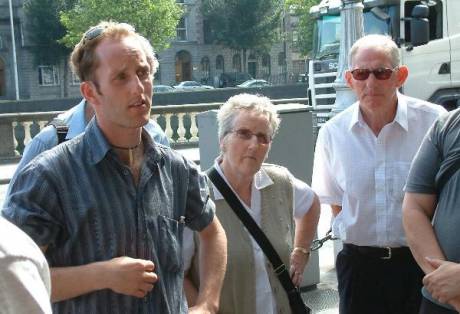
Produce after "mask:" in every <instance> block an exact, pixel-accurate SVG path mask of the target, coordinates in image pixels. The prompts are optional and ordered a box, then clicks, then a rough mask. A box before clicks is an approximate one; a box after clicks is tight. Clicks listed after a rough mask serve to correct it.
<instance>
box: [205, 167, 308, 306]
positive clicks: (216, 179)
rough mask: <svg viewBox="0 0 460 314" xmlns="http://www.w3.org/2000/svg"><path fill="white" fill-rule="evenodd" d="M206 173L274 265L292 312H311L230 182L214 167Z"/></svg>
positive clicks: (284, 266)
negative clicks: (229, 184) (230, 185)
mask: <svg viewBox="0 0 460 314" xmlns="http://www.w3.org/2000/svg"><path fill="white" fill-rule="evenodd" d="M206 174H207V175H208V177H209V179H210V180H211V182H212V183H213V184H214V186H215V187H216V188H217V189H218V190H219V192H220V193H221V194H222V196H223V197H224V199H225V201H226V202H227V203H228V204H229V205H230V207H231V208H232V210H233V211H234V212H235V214H236V215H237V216H238V218H239V219H240V220H241V222H242V223H243V225H244V226H245V227H246V229H247V230H248V231H249V233H250V234H251V236H252V237H253V238H254V240H256V242H257V244H259V246H260V248H261V249H262V251H263V252H264V253H265V256H266V257H267V259H268V260H269V261H270V263H271V264H272V265H273V270H274V271H275V274H276V276H277V277H278V279H279V281H280V282H281V285H282V286H283V288H284V290H286V293H287V295H288V299H289V305H290V307H291V310H292V313H293V314H309V313H311V309H310V308H309V307H308V306H307V305H306V304H305V303H304V302H303V300H302V297H301V296H300V292H299V289H298V288H297V287H295V286H294V284H293V283H292V280H291V277H290V276H289V272H288V270H287V268H286V265H284V263H283V261H282V260H281V258H280V256H279V255H278V253H277V252H276V250H275V248H274V247H273V246H272V244H271V243H270V240H268V238H267V236H266V235H265V233H264V232H263V231H262V230H261V229H260V228H259V226H258V225H257V223H256V222H255V221H254V219H252V217H251V215H250V214H249V213H248V212H247V211H246V209H245V208H244V206H243V205H242V204H241V202H240V201H239V199H238V197H237V196H236V195H235V193H233V191H232V189H231V188H230V187H229V186H228V184H227V183H226V182H225V180H224V179H223V178H222V177H221V176H220V174H219V173H218V172H217V170H216V169H215V168H214V167H211V168H209V169H208V171H206Z"/></svg>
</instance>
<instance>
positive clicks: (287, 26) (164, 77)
mask: <svg viewBox="0 0 460 314" xmlns="http://www.w3.org/2000/svg"><path fill="white" fill-rule="evenodd" d="M9 1H10V0H0V101H1V100H11V99H15V98H16V81H15V72H16V71H15V64H14V56H13V45H12V40H11V38H12V33H11V26H10V25H11V21H10V14H9ZM11 2H12V11H13V24H14V33H15V34H14V35H15V44H16V60H17V73H18V81H17V85H18V90H19V98H20V99H55V98H63V97H77V96H78V95H79V94H80V92H79V82H78V80H77V79H76V77H75V76H74V75H73V74H72V73H71V72H70V70H69V67H68V64H67V63H66V62H60V64H54V65H47V64H41V65H37V64H34V60H33V55H32V54H31V52H30V40H28V34H27V33H26V32H25V31H24V23H25V17H24V11H23V2H24V0H11ZM178 2H180V3H182V4H181V5H183V6H184V11H185V14H184V17H183V18H182V19H181V21H180V22H179V25H178V27H177V37H176V38H175V39H174V40H172V42H171V45H170V47H169V48H168V49H166V50H163V51H160V52H159V53H158V58H159V60H160V69H159V72H158V75H157V76H156V78H155V83H156V84H165V85H175V84H177V83H178V82H180V81H184V80H196V81H199V82H202V83H205V84H208V85H214V86H217V85H218V77H219V74H220V73H222V72H241V71H243V69H244V68H246V72H247V73H249V74H250V75H251V76H252V77H254V78H264V79H266V80H268V81H270V82H271V83H273V84H283V83H289V82H293V81H295V80H296V79H297V77H298V74H300V73H304V61H303V58H302V57H301V56H300V55H299V54H298V53H296V52H295V49H293V48H292V46H293V44H292V43H293V40H295V37H296V36H295V32H296V31H295V26H296V21H295V18H293V17H292V16H289V15H287V16H286V18H285V21H284V25H282V23H280V29H282V28H284V31H285V33H286V34H287V36H286V39H285V40H280V42H278V43H276V44H274V45H273V46H272V48H271V50H270V51H269V52H268V53H266V54H264V55H258V54H255V53H252V52H251V51H248V52H247V53H246V67H244V66H243V64H242V63H243V56H242V52H240V51H234V50H231V49H228V48H225V47H222V46H219V45H214V44H209V43H206V42H205V36H204V30H203V17H202V14H201V10H200V6H201V0H178ZM280 38H281V36H280ZM285 56H286V57H285Z"/></svg>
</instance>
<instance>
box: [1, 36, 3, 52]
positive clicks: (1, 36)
mask: <svg viewBox="0 0 460 314" xmlns="http://www.w3.org/2000/svg"><path fill="white" fill-rule="evenodd" d="M0 49H3V37H2V36H0Z"/></svg>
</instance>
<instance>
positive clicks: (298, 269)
mask: <svg viewBox="0 0 460 314" xmlns="http://www.w3.org/2000/svg"><path fill="white" fill-rule="evenodd" d="M309 257H310V252H308V251H307V253H305V252H302V250H300V249H294V250H293V251H292V253H291V269H290V270H289V274H290V275H291V279H292V283H293V284H294V286H296V287H298V286H300V284H301V283H302V279H303V272H304V270H305V266H306V265H307V263H308V259H309Z"/></svg>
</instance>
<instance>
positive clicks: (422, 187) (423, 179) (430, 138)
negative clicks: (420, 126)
mask: <svg viewBox="0 0 460 314" xmlns="http://www.w3.org/2000/svg"><path fill="white" fill-rule="evenodd" d="M438 130H439V129H438V128H437V127H436V124H435V125H433V127H432V128H431V129H430V131H429V132H428V133H427V134H426V135H425V138H424V139H423V142H422V145H421V146H420V148H419V150H418V152H417V154H416V155H415V157H414V160H413V161H412V164H411V167H410V170H409V175H408V177H407V182H406V186H405V189H404V190H405V191H406V192H411V193H423V194H436V193H437V189H436V174H437V173H438V171H439V168H440V165H441V154H440V150H439V147H438V145H437V133H438Z"/></svg>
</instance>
